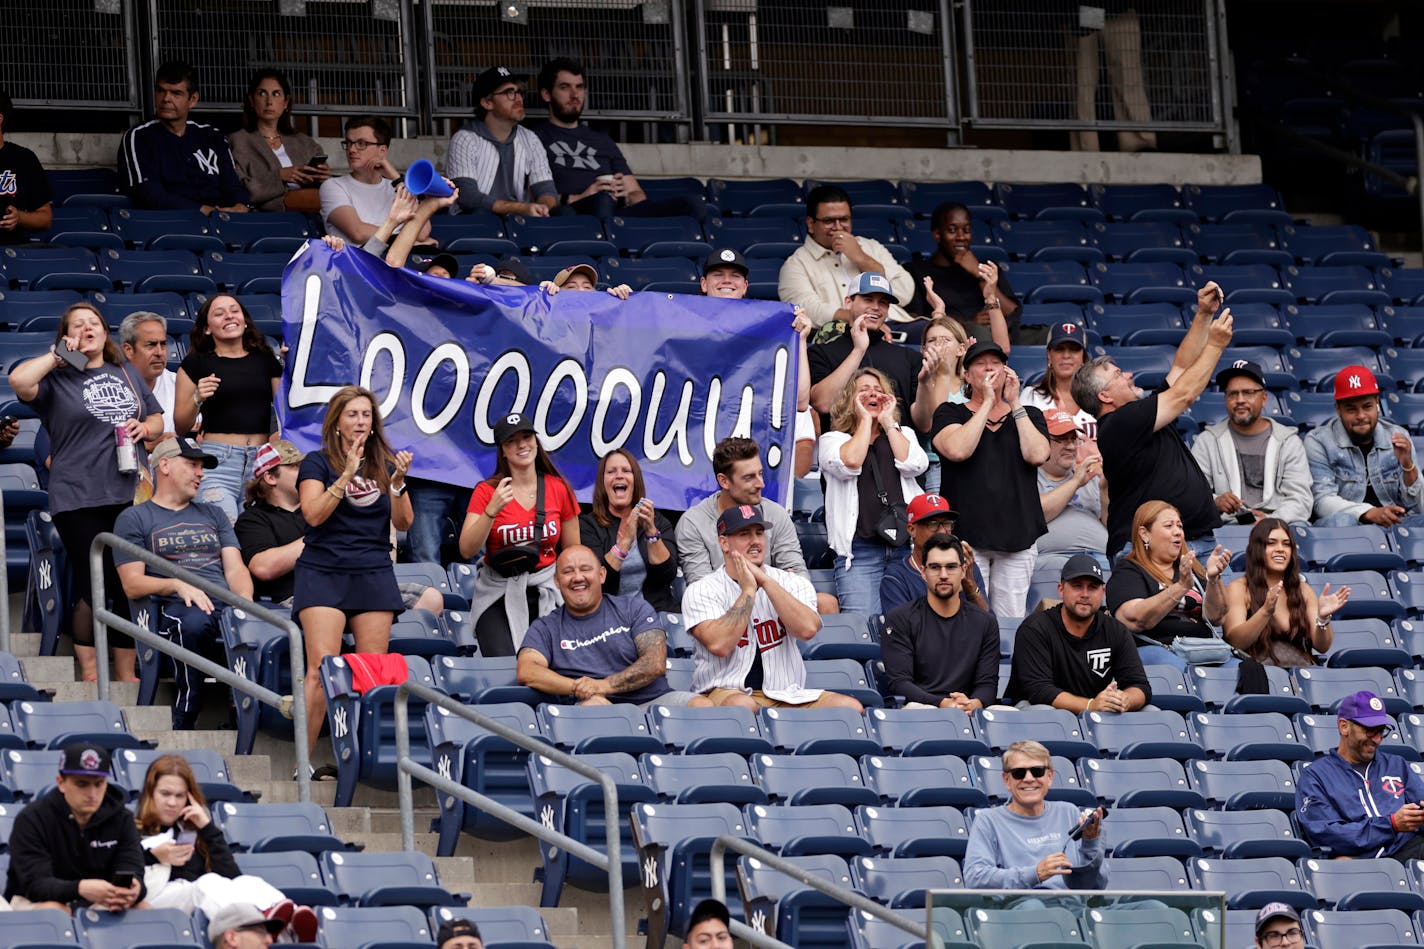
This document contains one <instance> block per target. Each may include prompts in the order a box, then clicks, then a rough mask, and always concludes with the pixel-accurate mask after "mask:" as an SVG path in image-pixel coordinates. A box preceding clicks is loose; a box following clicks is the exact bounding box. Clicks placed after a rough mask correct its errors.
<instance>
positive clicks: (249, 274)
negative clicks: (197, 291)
mask: <svg viewBox="0 0 1424 949" xmlns="http://www.w3.org/2000/svg"><path fill="white" fill-rule="evenodd" d="M288 259H289V255H288V254H280V253H278V254H270V253H269V254H220V253H218V252H217V251H214V252H213V253H210V254H206V255H204V256H203V272H204V273H206V274H207V275H208V276H209V277H211V278H212V280H213V282H214V283H216V284H217V285H218V286H219V287H221V288H222V289H224V290H228V291H231V292H235V293H280V292H281V290H282V271H283V270H284V269H285V268H286V266H287V260H288Z"/></svg>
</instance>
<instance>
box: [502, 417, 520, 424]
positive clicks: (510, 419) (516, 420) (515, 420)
mask: <svg viewBox="0 0 1424 949" xmlns="http://www.w3.org/2000/svg"><path fill="white" fill-rule="evenodd" d="M504 420H505V421H506V422H507V423H509V424H510V425H518V424H519V416H518V415H506V416H505V417H504Z"/></svg>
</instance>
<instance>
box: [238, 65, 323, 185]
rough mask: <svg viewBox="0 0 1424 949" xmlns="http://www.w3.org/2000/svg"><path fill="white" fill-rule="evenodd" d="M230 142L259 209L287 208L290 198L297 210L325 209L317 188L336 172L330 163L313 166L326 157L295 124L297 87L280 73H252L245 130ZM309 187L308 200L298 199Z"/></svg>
mask: <svg viewBox="0 0 1424 949" xmlns="http://www.w3.org/2000/svg"><path fill="white" fill-rule="evenodd" d="M227 140H228V144H229V145H231V146H232V163H233V166H234V167H235V168H236V169H237V173H238V175H239V177H241V178H242V183H243V184H244V185H246V186H247V192H248V194H250V195H251V196H252V204H253V206H254V207H256V208H257V210H259V211H283V210H286V209H287V205H288V198H289V197H291V198H293V200H292V204H293V210H300V211H315V210H316V209H317V208H319V207H320V206H321V201H320V199H319V198H318V197H317V193H316V191H315V189H316V187H317V186H319V185H320V184H321V183H322V182H323V181H325V180H326V179H327V178H329V177H331V172H330V170H329V169H328V168H327V166H326V162H325V161H323V162H322V163H321V164H319V165H313V164H312V163H311V161H312V159H313V158H324V157H325V156H324V155H322V151H321V146H320V145H318V144H317V141H316V139H314V138H312V137H311V136H310V135H307V134H305V133H303V132H298V131H297V129H296V127H295V126H294V125H292V84H291V83H289V82H288V81H287V76H286V74H285V73H284V72H282V71H281V70H280V69H259V70H258V71H257V72H255V73H253V74H252V78H251V79H250V80H248V83H247V96H246V98H244V99H243V100H242V129H241V130H240V131H237V132H233V133H232V134H231V135H229V136H228V137H227ZM304 189H305V193H306V195H307V196H308V197H306V198H305V199H302V198H299V197H295V196H297V195H299V194H301V193H302V192H303V190H304ZM297 205H300V206H299V207H298V206H297Z"/></svg>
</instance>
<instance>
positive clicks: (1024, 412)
mask: <svg viewBox="0 0 1424 949" xmlns="http://www.w3.org/2000/svg"><path fill="white" fill-rule="evenodd" d="M1013 416H1014V421H1016V422H1017V421H1018V420H1019V419H1021V418H1027V417H1028V409H1026V408H1024V407H1023V406H1019V407H1018V408H1016V409H1014V411H1013Z"/></svg>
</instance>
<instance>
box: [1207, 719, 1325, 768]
mask: <svg viewBox="0 0 1424 949" xmlns="http://www.w3.org/2000/svg"><path fill="white" fill-rule="evenodd" d="M1187 725H1188V727H1189V728H1190V729H1191V733H1192V736H1193V737H1194V738H1195V739H1196V740H1197V741H1199V742H1200V743H1201V745H1202V747H1203V748H1205V749H1206V750H1207V752H1208V753H1209V754H1210V755H1211V756H1212V757H1221V758H1225V759H1227V760H1228V761H1271V760H1277V761H1308V760H1310V759H1311V757H1313V756H1312V755H1311V753H1310V749H1308V748H1307V747H1306V746H1305V745H1304V744H1302V743H1301V740H1300V737H1299V736H1298V735H1297V734H1296V733H1295V731H1294V729H1293V728H1292V726H1291V721H1290V719H1288V718H1286V717H1285V716H1284V715H1282V714H1281V713H1279V712H1250V713H1244V714H1243V713H1237V714H1233V715H1221V714H1211V713H1208V712H1196V713H1194V714H1192V715H1190V716H1188V717H1187Z"/></svg>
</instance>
